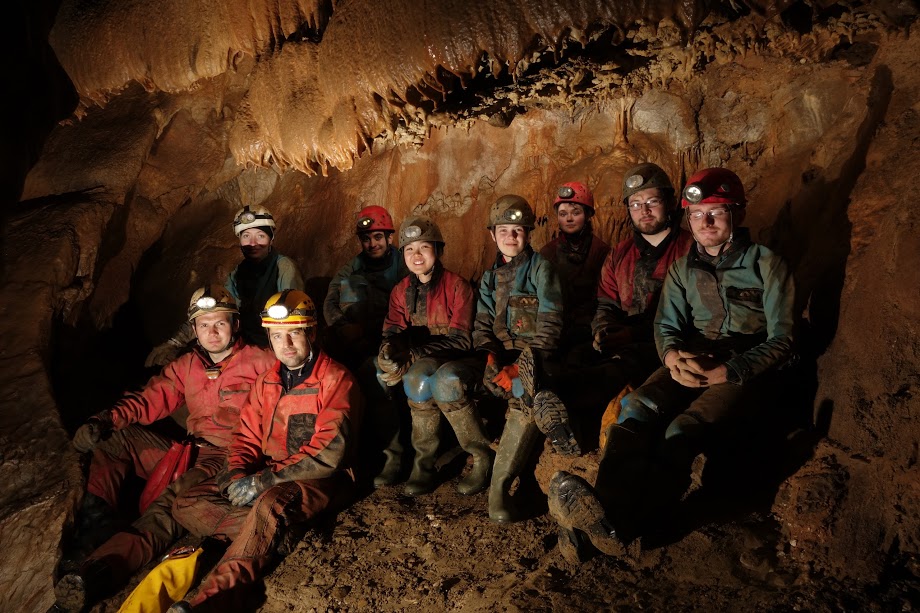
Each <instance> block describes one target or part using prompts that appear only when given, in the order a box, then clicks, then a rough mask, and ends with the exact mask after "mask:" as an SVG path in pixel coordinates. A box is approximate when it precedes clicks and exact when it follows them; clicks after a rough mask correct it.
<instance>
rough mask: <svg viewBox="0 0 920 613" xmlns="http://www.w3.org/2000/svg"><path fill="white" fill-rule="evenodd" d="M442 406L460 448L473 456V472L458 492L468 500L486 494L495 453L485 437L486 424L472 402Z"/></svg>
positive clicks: (460, 484)
mask: <svg viewBox="0 0 920 613" xmlns="http://www.w3.org/2000/svg"><path fill="white" fill-rule="evenodd" d="M440 406H441V408H442V409H444V417H446V418H447V421H448V422H450V425H451V427H452V428H453V429H454V434H456V435H457V442H458V443H460V447H462V448H463V450H464V451H465V452H467V453H468V454H470V455H471V456H473V469H472V470H471V471H470V474H469V475H467V477H466V478H465V479H463V480H462V481H460V483H458V484H457V491H458V492H460V493H461V494H463V495H464V496H472V495H473V494H478V493H479V492H483V491H485V490H486V489H488V487H489V477H490V476H491V475H492V460H493V458H494V457H495V453H494V452H493V451H492V448H491V447H489V439H487V438H486V435H485V434H483V428H482V421H481V420H480V419H479V415H477V414H476V407H474V406H473V403H471V402H470V401H469V400H461V401H460V402H451V403H441V405H440Z"/></svg>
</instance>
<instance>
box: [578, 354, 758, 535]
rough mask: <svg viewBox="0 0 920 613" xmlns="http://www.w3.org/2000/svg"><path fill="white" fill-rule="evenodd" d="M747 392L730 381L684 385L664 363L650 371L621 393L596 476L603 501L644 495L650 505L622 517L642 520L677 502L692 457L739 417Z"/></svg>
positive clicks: (687, 479)
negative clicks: (634, 386)
mask: <svg viewBox="0 0 920 613" xmlns="http://www.w3.org/2000/svg"><path fill="white" fill-rule="evenodd" d="M748 393H749V392H748V390H747V389H746V388H743V387H742V386H740V385H734V384H731V383H722V384H719V385H713V386H712V387H708V388H688V387H684V386H683V385H680V384H679V383H677V382H676V381H674V380H673V379H672V378H671V373H670V372H669V371H668V369H666V368H659V369H658V370H656V371H655V372H654V373H652V375H651V376H650V377H649V378H648V379H647V380H646V382H645V383H643V384H642V385H641V386H640V387H639V388H638V389H636V390H635V391H634V392H632V393H630V394H628V395H627V396H626V397H625V398H623V401H622V409H621V411H620V415H619V418H618V421H617V423H616V424H615V425H613V426H611V428H610V430H608V439H607V445H606V447H605V448H604V450H603V453H602V455H601V459H600V462H599V465H598V474H597V481H596V488H597V491H598V496H599V498H600V499H601V501H602V502H603V503H604V505H605V506H606V507H607V508H608V509H611V508H615V507H616V506H617V504H618V503H619V504H620V505H621V504H622V499H623V497H624V496H628V497H629V498H633V499H637V500H642V501H644V503H645V505H646V508H645V509H644V510H643V509H641V508H640V506H636V508H635V509H633V510H634V511H635V514H637V517H630V516H629V515H628V514H624V516H623V517H622V519H623V520H624V521H625V522H626V523H641V520H642V518H643V516H644V517H646V518H647V517H650V516H651V515H650V514H652V513H654V512H656V511H658V510H661V509H667V508H668V507H670V506H672V505H673V504H675V503H676V502H677V501H678V500H679V499H680V498H681V496H682V495H683V494H684V492H685V491H686V488H687V486H689V484H690V468H691V464H692V462H693V459H694V458H695V457H696V455H697V454H699V453H700V452H702V451H703V450H704V449H705V448H706V447H707V446H708V445H709V444H710V443H711V442H712V440H713V439H715V438H717V435H718V433H719V431H721V430H722V428H724V426H725V424H727V423H729V422H730V421H732V420H735V419H737V417H738V416H739V413H740V412H741V411H742V410H743V409H744V407H745V405H746V402H745V399H746V398H749V396H748ZM662 431H663V436H662ZM615 515H616V513H615Z"/></svg>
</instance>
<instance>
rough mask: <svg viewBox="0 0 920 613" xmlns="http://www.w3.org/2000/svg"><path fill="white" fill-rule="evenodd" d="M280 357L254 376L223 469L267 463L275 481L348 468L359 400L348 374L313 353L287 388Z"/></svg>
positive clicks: (361, 405)
mask: <svg viewBox="0 0 920 613" xmlns="http://www.w3.org/2000/svg"><path fill="white" fill-rule="evenodd" d="M280 370H281V362H278V361H276V362H275V366H274V367H273V368H272V369H271V370H269V371H268V372H266V373H264V374H263V375H262V376H260V377H259V378H258V380H257V381H256V383H255V385H253V388H252V392H251V393H250V394H249V400H248V402H247V403H246V405H245V406H244V407H243V413H242V415H241V417H240V427H239V430H238V431H237V432H236V433H234V437H233V443H231V445H230V452H229V454H228V458H227V464H228V469H229V470H230V471H233V470H234V469H241V470H242V471H243V473H245V474H251V473H253V472H255V471H256V470H259V469H261V467H263V466H267V467H268V468H269V469H270V470H271V471H272V472H273V473H274V475H273V476H274V481H275V482H276V483H278V482H282V481H294V480H297V481H302V480H307V479H322V478H325V477H328V476H330V475H332V474H333V473H335V472H336V471H338V470H348V469H349V468H351V463H352V460H353V457H352V456H353V454H354V453H355V451H356V450H355V436H356V433H357V429H358V427H359V425H360V421H361V413H362V410H363V408H364V399H363V397H362V396H361V392H360V390H359V388H358V385H357V383H356V381H355V378H354V376H353V375H352V374H351V373H350V372H348V370H346V369H345V367H344V366H342V365H341V364H339V363H338V362H336V361H334V360H333V359H332V358H330V357H329V356H328V355H326V353H325V352H324V351H320V352H319V356H317V358H316V363H315V364H314V365H313V370H312V372H311V373H310V376H308V377H307V378H306V380H305V381H304V382H303V383H301V384H300V385H298V386H296V387H295V388H293V389H291V390H290V391H288V392H287V393H285V392H284V389H283V387H282V385H281V376H280Z"/></svg>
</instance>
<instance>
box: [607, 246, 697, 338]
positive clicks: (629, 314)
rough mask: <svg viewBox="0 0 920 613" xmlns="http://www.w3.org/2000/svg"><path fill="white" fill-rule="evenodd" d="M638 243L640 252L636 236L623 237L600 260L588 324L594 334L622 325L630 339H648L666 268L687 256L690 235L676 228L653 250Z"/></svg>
mask: <svg viewBox="0 0 920 613" xmlns="http://www.w3.org/2000/svg"><path fill="white" fill-rule="evenodd" d="M640 243H642V245H641V247H642V249H641V250H640V244H639V243H637V242H636V236H632V237H630V238H627V239H626V240H624V241H622V242H620V244H618V245H617V246H616V248H615V249H614V250H613V251H611V252H610V254H609V255H608V256H607V259H606V260H604V266H603V268H601V278H600V282H599V283H598V286H597V313H596V314H595V315H594V321H593V322H592V323H591V328H592V330H593V332H594V333H595V334H596V333H597V331H598V330H600V329H602V328H605V327H607V326H610V325H625V326H629V327H631V328H633V332H634V333H633V338H634V339H636V340H639V339H643V338H646V337H647V338H651V334H652V320H653V319H654V317H655V310H656V309H657V308H658V298H659V297H660V295H661V286H662V285H663V284H664V278H665V276H666V275H667V272H668V268H669V267H670V266H671V264H672V263H674V262H675V261H676V260H678V259H680V258H682V257H683V256H685V255H687V252H688V251H689V250H690V246H691V245H692V244H693V236H692V235H691V234H690V233H689V232H687V231H686V230H683V229H678V231H677V233H676V234H675V233H673V232H672V234H671V235H669V236H668V237H667V238H666V239H665V240H664V241H663V242H662V243H661V244H660V245H658V246H657V247H652V246H651V245H649V244H648V243H646V242H645V241H644V240H641V241H640ZM637 292H638V293H639V295H638V296H637V295H636V294H637Z"/></svg>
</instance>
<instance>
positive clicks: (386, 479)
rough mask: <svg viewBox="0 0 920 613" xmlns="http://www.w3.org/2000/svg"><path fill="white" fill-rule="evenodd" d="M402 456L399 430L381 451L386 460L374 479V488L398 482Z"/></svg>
mask: <svg viewBox="0 0 920 613" xmlns="http://www.w3.org/2000/svg"><path fill="white" fill-rule="evenodd" d="M402 454H403V447H402V443H400V441H399V430H397V431H396V433H395V434H394V435H393V438H392V440H390V442H389V444H388V445H387V448H386V449H384V450H383V455H384V457H385V458H386V459H385V460H384V463H383V468H382V469H380V472H379V473H378V474H377V476H376V477H374V487H381V486H383V485H393V484H394V483H396V482H397V481H398V480H399V472H400V470H402Z"/></svg>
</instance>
